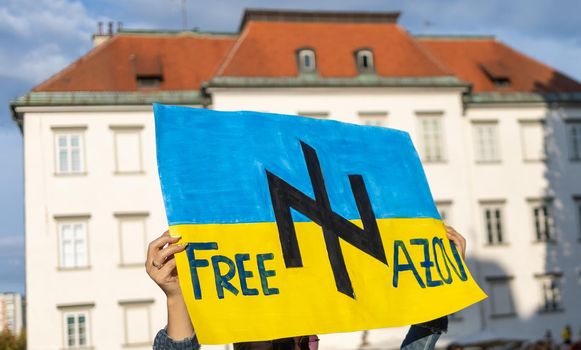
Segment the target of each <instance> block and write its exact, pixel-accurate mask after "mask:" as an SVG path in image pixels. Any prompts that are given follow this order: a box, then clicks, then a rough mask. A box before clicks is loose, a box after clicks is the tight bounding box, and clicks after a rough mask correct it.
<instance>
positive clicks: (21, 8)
mask: <svg viewBox="0 0 581 350" xmlns="http://www.w3.org/2000/svg"><path fill="white" fill-rule="evenodd" d="M96 21H97V19H94V18H91V17H90V16H89V14H88V12H87V10H86V8H85V6H84V5H83V3H82V2H80V1H79V0H18V1H15V0H11V1H8V2H7V3H6V4H5V5H3V7H1V8H0V45H1V46H2V47H5V48H9V49H6V50H2V51H0V75H3V76H7V77H12V78H17V79H24V80H26V81H28V82H29V83H31V84H37V83H39V82H41V81H43V80H44V79H47V78H48V77H49V76H50V75H52V74H54V73H56V72H57V71H59V70H60V69H62V68H64V67H65V66H66V65H67V64H69V63H71V62H72V61H73V60H74V59H75V58H76V57H78V56H80V55H81V54H83V53H85V52H86V51H87V50H88V49H89V48H90V37H91V34H92V32H93V30H94V27H95V24H96Z"/></svg>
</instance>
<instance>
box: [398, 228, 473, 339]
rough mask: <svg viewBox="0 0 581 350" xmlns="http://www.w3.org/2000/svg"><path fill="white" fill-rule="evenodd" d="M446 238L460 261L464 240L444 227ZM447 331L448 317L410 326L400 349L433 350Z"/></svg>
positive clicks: (463, 251) (462, 254)
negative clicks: (453, 246) (456, 250)
mask: <svg viewBox="0 0 581 350" xmlns="http://www.w3.org/2000/svg"><path fill="white" fill-rule="evenodd" d="M444 227H445V228H446V236H447V237H448V239H449V240H450V241H452V243H453V244H454V245H455V246H456V248H457V249H458V252H459V253H460V256H462V260H464V259H465V254H466V239H465V238H464V237H463V236H462V235H461V234H459V233H458V232H456V230H454V228H453V227H451V226H448V225H445V226H444ZM447 331H448V316H442V317H440V318H437V319H435V320H431V321H428V322H423V323H419V324H414V325H411V327H410V329H409V331H408V333H407V335H406V337H405V339H404V340H403V342H402V344H401V347H400V349H402V350H433V349H434V348H435V347H436V342H437V341H438V339H439V338H440V335H441V334H442V333H444V332H447Z"/></svg>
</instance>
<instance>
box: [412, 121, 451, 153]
mask: <svg viewBox="0 0 581 350" xmlns="http://www.w3.org/2000/svg"><path fill="white" fill-rule="evenodd" d="M416 117H417V119H418V124H419V133H418V136H419V139H420V145H421V147H422V152H421V156H422V162H424V163H434V164H437V163H446V162H447V152H446V151H447V150H446V144H445V140H446V133H445V125H444V112H439V111H438V112H416ZM426 120H432V121H437V123H436V124H435V125H436V129H437V135H436V136H437V137H435V144H434V145H435V146H436V147H435V148H436V151H437V152H435V151H432V150H430V152H428V149H429V148H431V147H433V146H434V145H432V144H431V143H429V142H427V133H426V127H425V126H426V124H424V121H426ZM436 129H434V130H436ZM430 132H431V133H433V130H432V131H430ZM432 138H434V136H432ZM432 153H436V154H439V155H438V156H433V155H432Z"/></svg>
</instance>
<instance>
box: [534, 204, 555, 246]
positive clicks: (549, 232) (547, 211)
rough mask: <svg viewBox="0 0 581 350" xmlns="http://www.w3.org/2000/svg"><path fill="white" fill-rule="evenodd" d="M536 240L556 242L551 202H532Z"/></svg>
mask: <svg viewBox="0 0 581 350" xmlns="http://www.w3.org/2000/svg"><path fill="white" fill-rule="evenodd" d="M529 203H530V205H531V211H532V215H533V227H534V232H535V239H536V240H537V241H540V242H553V241H555V239H556V237H555V228H554V223H553V216H552V214H551V201H550V200H547V199H545V200H530V201H529Z"/></svg>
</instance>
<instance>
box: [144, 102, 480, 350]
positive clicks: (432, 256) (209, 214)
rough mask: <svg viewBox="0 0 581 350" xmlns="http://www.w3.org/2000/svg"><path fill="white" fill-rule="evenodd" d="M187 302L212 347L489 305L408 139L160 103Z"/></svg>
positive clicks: (167, 190) (165, 184)
mask: <svg viewBox="0 0 581 350" xmlns="http://www.w3.org/2000/svg"><path fill="white" fill-rule="evenodd" d="M154 112H155V125H156V141H157V159H158V168H159V176H160V181H161V187H162V192H163V197H164V202H165V208H166V214H167V217H168V222H169V225H170V233H171V234H172V235H179V236H181V237H182V240H181V242H187V243H188V245H187V247H186V250H185V251H184V252H182V253H180V254H178V255H177V256H176V259H177V266H178V274H179V279H180V285H181V288H182V292H183V295H184V298H185V301H186V304H187V307H188V311H189V314H190V317H191V319H192V322H193V324H194V328H195V331H196V334H197V336H198V339H199V341H200V342H201V343H202V344H222V343H230V342H240V341H253V340H268V339H276V338H281V337H288V336H299V335H308V334H323V333H334V332H347V331H356V330H364V329H374V328H384V327H395V326H402V325H409V324H413V323H419V322H423V321H428V320H431V319H435V318H437V317H440V316H443V315H447V314H449V313H452V312H456V311H458V310H460V309H463V308H465V307H467V306H469V305H471V304H473V303H475V302H478V301H480V300H482V299H483V298H485V297H486V296H485V294H484V293H483V292H482V290H481V289H480V288H479V287H478V285H477V284H476V283H475V281H474V280H473V278H472V276H471V275H470V272H469V271H468V268H467V266H466V265H465V264H464V262H463V261H462V258H461V257H460V254H459V253H458V251H457V249H456V248H455V246H454V245H453V244H451V243H450V242H449V241H448V240H447V239H446V238H445V229H444V226H443V223H442V221H441V219H440V216H439V214H438V212H437V210H436V207H435V205H434V202H433V199H432V196H431V193H430V189H429V187H428V184H427V181H426V178H425V175H424V172H423V169H422V165H421V162H420V160H419V158H418V156H417V153H416V151H415V149H414V147H413V144H412V142H411V140H410V137H409V135H408V134H407V133H405V132H402V131H398V130H392V129H387V128H381V127H371V126H359V125H353V124H346V123H340V122H337V121H330V120H316V119H310V118H303V117H297V116H286V115H276V114H267V113H258V112H218V111H211V110H206V109H195V108H186V107H173V106H164V105H155V106H154Z"/></svg>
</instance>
